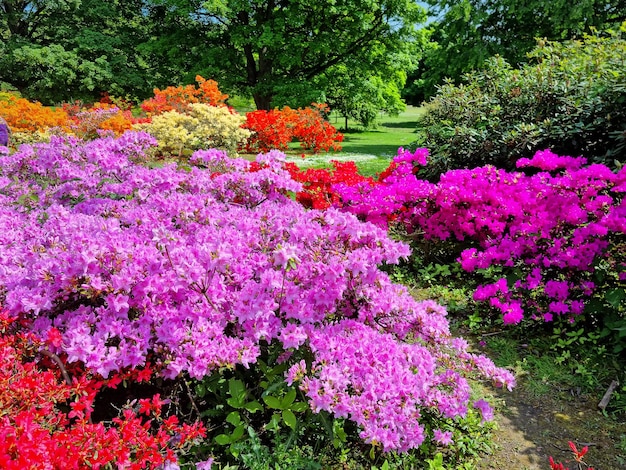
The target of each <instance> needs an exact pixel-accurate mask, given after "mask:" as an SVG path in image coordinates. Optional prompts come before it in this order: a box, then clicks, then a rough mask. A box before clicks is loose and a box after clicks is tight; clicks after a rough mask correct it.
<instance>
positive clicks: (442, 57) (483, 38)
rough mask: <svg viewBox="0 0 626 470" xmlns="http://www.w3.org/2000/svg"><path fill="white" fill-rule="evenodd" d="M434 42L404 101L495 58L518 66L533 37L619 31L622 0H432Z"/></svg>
mask: <svg viewBox="0 0 626 470" xmlns="http://www.w3.org/2000/svg"><path fill="white" fill-rule="evenodd" d="M427 3H428V4H429V5H430V16H431V18H433V22H432V23H431V24H429V32H430V44H429V45H428V47H426V48H425V49H424V53H423V60H422V62H421V63H420V66H419V68H418V69H417V70H415V71H414V72H413V73H412V74H411V76H410V79H409V81H410V82H411V89H410V90H407V93H406V98H407V100H408V102H409V103H411V104H419V103H420V102H421V101H422V100H424V99H425V98H429V97H430V96H432V95H433V94H434V93H435V92H436V87H437V86H439V85H441V84H442V83H443V81H444V79H445V78H446V77H447V78H450V79H452V81H453V82H454V83H458V82H459V80H460V79H461V77H462V75H463V74H465V73H468V72H471V71H472V70H475V69H478V68H480V67H482V66H483V64H484V63H485V61H486V60H487V59H488V58H489V57H492V56H494V55H499V56H500V57H503V58H504V59H505V60H506V61H507V62H508V63H510V64H513V65H514V66H518V65H519V64H520V63H522V62H525V61H526V53H528V52H529V51H531V50H532V49H533V48H534V46H535V38H545V39H548V40H552V41H562V40H565V39H576V38H580V37H582V35H583V34H584V33H589V32H591V31H592V30H594V29H595V30H604V29H609V28H618V27H619V23H620V22H621V21H623V20H624V15H623V12H624V11H625V8H626V3H625V2H624V0H581V1H577V2H574V3H572V2H569V1H566V0H553V1H549V2H547V1H544V0H529V1H525V2H520V1H518V0H461V1H458V0H454V1H451V0H430V1H428V2H427Z"/></svg>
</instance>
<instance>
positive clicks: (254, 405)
mask: <svg viewBox="0 0 626 470" xmlns="http://www.w3.org/2000/svg"><path fill="white" fill-rule="evenodd" d="M244 408H245V409H246V410H248V411H249V412H250V413H256V412H257V411H263V405H261V404H260V403H259V402H258V401H256V400H254V401H250V402H248V403H246V404H245V405H244Z"/></svg>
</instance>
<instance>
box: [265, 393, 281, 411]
mask: <svg viewBox="0 0 626 470" xmlns="http://www.w3.org/2000/svg"><path fill="white" fill-rule="evenodd" d="M263 401H264V402H265V404H266V405H267V406H269V407H270V408H273V409H275V410H282V409H283V407H282V405H281V402H280V400H279V399H278V398H276V397H274V396H272V395H267V396H264V397H263Z"/></svg>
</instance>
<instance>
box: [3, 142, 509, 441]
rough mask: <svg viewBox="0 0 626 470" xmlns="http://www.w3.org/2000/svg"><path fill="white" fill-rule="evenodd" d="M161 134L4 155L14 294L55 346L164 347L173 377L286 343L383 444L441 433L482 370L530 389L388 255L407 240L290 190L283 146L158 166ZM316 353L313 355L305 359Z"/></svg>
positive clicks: (103, 357)
mask: <svg viewBox="0 0 626 470" xmlns="http://www.w3.org/2000/svg"><path fill="white" fill-rule="evenodd" d="M153 145H155V142H154V139H152V138H151V137H150V136H149V135H147V134H144V133H134V132H127V133H125V134H124V135H123V136H122V137H120V138H118V139H113V138H101V139H96V140H94V141H91V142H80V141H76V140H73V139H72V138H65V139H64V138H57V137H54V138H53V139H52V141H51V142H50V143H49V144H37V145H34V146H26V145H25V146H22V147H21V148H20V150H19V151H18V152H16V153H14V154H11V155H9V154H7V153H5V154H4V155H2V156H0V246H1V247H2V248H1V250H0V300H1V302H2V304H3V305H4V306H5V308H6V309H7V311H8V313H9V314H10V315H13V316H18V317H22V318H27V319H30V320H32V331H33V333H35V334H36V335H38V336H39V337H43V338H46V337H48V335H49V334H50V332H54V334H55V335H57V336H58V337H57V338H56V340H55V341H54V344H52V345H51V346H50V348H51V351H52V352H53V353H57V354H59V355H63V356H64V357H66V358H67V362H69V363H72V362H80V363H82V364H84V366H85V367H86V368H87V369H88V370H90V371H93V372H94V373H97V374H100V375H101V376H102V377H105V378H106V377H108V376H110V375H112V374H115V373H116V372H117V371H120V370H124V369H129V368H130V369H132V368H137V367H142V366H144V365H145V364H146V361H147V359H148V357H149V358H150V362H151V364H152V367H153V370H155V371H156V372H157V373H158V374H159V375H160V376H161V377H163V378H166V379H176V378H179V377H181V376H186V377H191V378H192V379H202V378H203V377H206V376H208V375H210V374H213V373H215V372H218V371H220V370H222V368H226V369H229V368H233V367H240V368H241V367H243V368H251V369H252V368H254V367H255V364H256V362H257V361H258V360H259V357H260V356H261V355H262V349H263V346H262V345H264V344H268V343H277V344H280V345H282V348H283V349H284V352H285V353H286V354H285V355H284V360H286V361H287V364H288V369H287V372H286V377H285V380H286V381H287V383H288V384H291V385H292V386H296V385H297V386H298V387H299V388H300V389H301V390H302V391H303V392H304V393H305V394H306V397H307V398H308V400H309V405H310V407H311V409H312V410H313V411H315V412H318V411H320V410H326V411H328V412H329V413H331V414H332V415H333V416H335V417H346V418H348V419H350V420H352V421H354V422H356V423H357V424H358V426H359V429H360V433H361V434H360V435H361V438H362V439H364V440H365V441H366V442H370V443H374V444H376V445H379V446H380V447H381V448H382V449H383V450H385V451H389V450H397V451H407V450H409V449H413V448H416V447H418V446H420V445H421V444H422V442H424V440H425V439H426V438H428V439H432V435H429V436H426V433H427V432H430V431H428V430H427V429H425V428H424V426H423V425H422V424H420V416H421V415H422V414H423V413H429V414H430V415H434V416H441V417H443V418H453V417H460V416H464V415H465V414H466V413H467V410H468V408H472V405H471V400H470V390H469V385H468V382H467V380H466V377H468V376H479V377H484V378H487V379H489V380H492V381H493V382H494V383H495V384H497V385H500V386H502V385H503V386H506V387H507V388H509V389H510V388H511V387H512V386H513V385H514V378H513V376H512V375H511V374H510V373H509V372H507V371H506V370H503V369H499V368H496V367H495V366H494V364H493V363H492V362H491V361H490V360H489V359H488V358H486V357H484V356H480V355H476V354H473V353H471V352H470V351H469V349H468V345H467V343H466V342H465V341H463V340H461V339H459V338H456V339H455V338H453V337H452V336H451V335H450V331H449V328H448V323H447V321H446V311H445V309H444V308H443V307H441V306H439V305H437V304H435V303H434V302H431V301H426V302H417V301H415V300H414V299H413V298H412V297H411V296H410V295H409V293H408V291H407V290H406V288H404V287H403V286H400V285H395V284H393V283H392V282H391V281H390V280H389V278H388V276H387V275H386V274H385V273H384V272H382V271H381V270H380V269H379V268H378V266H380V265H381V264H383V263H397V262H398V260H399V259H400V258H402V257H406V256H408V255H409V248H408V246H407V245H405V244H404V243H400V242H396V241H392V240H391V239H390V238H389V237H388V236H387V234H386V232H385V231H384V230H383V229H381V228H379V227H377V226H375V225H374V224H370V223H363V222H361V221H359V220H358V219H357V217H355V216H354V215H352V214H349V213H346V212H344V211H340V210H338V209H334V208H329V209H327V210H325V211H318V210H306V209H305V208H303V207H302V206H301V205H300V204H298V203H297V202H296V201H294V200H293V199H291V198H290V197H289V195H290V194H292V193H295V192H298V191H300V190H301V185H300V183H297V182H295V181H294V180H292V179H291V177H290V175H289V173H288V172H287V171H286V170H285V169H284V155H283V154H282V153H280V152H278V151H272V152H269V153H268V154H266V155H259V157H258V158H257V161H256V162H248V161H246V160H243V159H230V158H228V157H227V156H226V154H225V153H223V152H221V151H217V150H201V151H197V152H196V153H195V154H194V155H193V156H192V158H191V163H192V164H193V165H194V166H192V167H191V168H190V169H187V170H183V169H179V168H177V167H176V165H174V164H166V165H164V166H162V167H160V168H152V169H151V168H148V167H147V166H144V165H142V162H143V161H144V160H145V158H146V157H145V156H144V155H145V151H146V149H147V148H149V147H150V146H153ZM302 351H306V352H307V357H308V358H309V360H307V361H301V360H300V358H301V357H303V355H302V354H294V355H293V358H291V359H290V353H293V352H302ZM296 359H297V360H296ZM476 408H478V409H480V411H481V412H482V413H483V417H485V418H488V417H489V414H490V409H489V407H488V406H486V403H485V402H480V403H479V404H478V405H476ZM207 427H210V426H207ZM436 436H437V438H438V439H439V440H440V441H442V442H447V441H448V435H447V434H441V433H438V434H437V435H436Z"/></svg>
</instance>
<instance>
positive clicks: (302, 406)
mask: <svg viewBox="0 0 626 470" xmlns="http://www.w3.org/2000/svg"><path fill="white" fill-rule="evenodd" d="M289 408H290V409H291V411H294V412H296V413H302V412H303V411H306V410H308V409H309V405H308V404H307V403H304V402H302V401H299V402H297V403H294V404H293V405H291V406H290V407H289Z"/></svg>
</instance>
